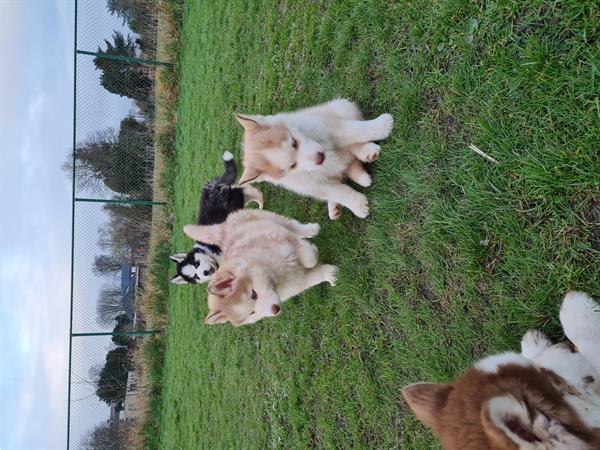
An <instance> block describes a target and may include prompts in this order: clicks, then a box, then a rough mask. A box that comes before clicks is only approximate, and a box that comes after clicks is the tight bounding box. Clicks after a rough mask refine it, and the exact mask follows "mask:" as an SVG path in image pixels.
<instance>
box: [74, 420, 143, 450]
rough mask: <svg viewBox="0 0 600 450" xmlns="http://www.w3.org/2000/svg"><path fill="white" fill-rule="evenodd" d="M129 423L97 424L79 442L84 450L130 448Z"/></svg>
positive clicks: (121, 449)
mask: <svg viewBox="0 0 600 450" xmlns="http://www.w3.org/2000/svg"><path fill="white" fill-rule="evenodd" d="M130 428H131V425H129V424H125V423H115V424H112V423H104V424H102V425H98V426H97V427H96V428H95V429H94V430H93V431H92V432H91V433H90V434H89V435H88V436H87V437H86V438H85V439H84V440H83V441H82V443H81V445H80V447H79V448H82V449H85V450H125V449H128V448H131V447H130V445H129V442H128V433H129V429H130Z"/></svg>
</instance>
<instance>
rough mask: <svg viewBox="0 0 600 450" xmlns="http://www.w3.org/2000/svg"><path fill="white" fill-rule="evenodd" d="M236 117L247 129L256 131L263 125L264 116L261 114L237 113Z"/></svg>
mask: <svg viewBox="0 0 600 450" xmlns="http://www.w3.org/2000/svg"><path fill="white" fill-rule="evenodd" d="M235 118H236V119H237V121H238V122H239V123H240V125H242V126H243V127H244V130H246V131H254V130H257V129H259V128H260V127H262V126H263V118H262V117H261V116H250V115H247V114H236V115H235Z"/></svg>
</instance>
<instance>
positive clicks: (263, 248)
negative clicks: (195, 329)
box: [184, 210, 336, 326]
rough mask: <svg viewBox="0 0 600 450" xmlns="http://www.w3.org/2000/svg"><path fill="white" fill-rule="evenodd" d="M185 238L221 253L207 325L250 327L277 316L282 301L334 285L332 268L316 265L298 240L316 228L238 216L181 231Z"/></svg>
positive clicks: (310, 248)
mask: <svg viewBox="0 0 600 450" xmlns="http://www.w3.org/2000/svg"><path fill="white" fill-rule="evenodd" d="M184 232H185V233H186V234H187V235H188V236H189V237H191V238H192V239H196V240H200V241H203V242H211V243H213V244H215V245H218V246H219V247H220V248H221V249H222V251H223V262H222V263H221V265H220V267H219V269H218V270H217V271H216V273H215V274H214V275H213V276H212V278H211V280H210V282H209V287H208V291H209V295H208V308H209V313H208V316H207V317H206V320H205V323H206V324H209V325H213V324H217V323H224V322H231V323H232V324H233V325H235V326H239V325H246V324H250V323H254V322H257V321H258V320H260V319H262V318H263V317H270V316H276V315H278V314H279V312H280V310H281V304H282V303H283V302H284V301H286V300H287V299H289V298H291V297H293V296H295V295H298V294H300V293H301V292H302V291H304V290H305V289H308V288H310V287H311V286H314V285H316V284H319V283H322V282H324V281H327V282H329V283H330V284H332V285H333V284H334V283H335V272H336V268H335V266H331V265H321V264H319V263H318V250H317V247H316V246H314V245H313V244H311V243H310V242H308V241H307V240H305V239H303V238H310V237H313V236H316V235H317V233H318V232H319V225H317V224H301V223H299V222H297V221H296V220H292V219H288V218H286V217H283V216H280V215H277V214H274V213H271V212H268V211H260V210H239V211H236V212H234V213H232V214H230V215H229V217H228V218H227V220H226V221H225V223H222V224H218V225H211V226H202V225H186V226H185V227H184Z"/></svg>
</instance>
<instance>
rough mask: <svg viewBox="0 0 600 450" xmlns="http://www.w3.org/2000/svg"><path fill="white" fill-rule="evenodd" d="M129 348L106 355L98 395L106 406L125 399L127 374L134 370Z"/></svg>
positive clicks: (119, 349)
mask: <svg viewBox="0 0 600 450" xmlns="http://www.w3.org/2000/svg"><path fill="white" fill-rule="evenodd" d="M132 367H133V366H132V364H131V359H130V358H129V354H128V349H127V347H117V348H115V349H114V350H111V351H109V352H108V353H107V355H106V363H105V364H104V367H103V368H102V370H101V371H100V377H99V379H98V383H97V387H96V395H97V396H98V398H99V399H100V400H102V401H103V402H105V403H106V404H109V405H110V404H111V403H112V402H120V401H123V400H124V399H125V391H126V388H127V373H128V371H129V370H131V369H132Z"/></svg>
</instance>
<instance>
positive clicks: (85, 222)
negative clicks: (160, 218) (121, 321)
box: [72, 202, 152, 333]
mask: <svg viewBox="0 0 600 450" xmlns="http://www.w3.org/2000/svg"><path fill="white" fill-rule="evenodd" d="M151 220H152V207H151V206H145V205H128V204H120V203H96V202H93V203H89V202H77V203H76V204H75V223H76V227H75V236H74V242H73V245H74V254H73V264H74V267H73V269H74V270H73V330H72V331H73V333H91V332H108V331H112V330H113V329H114V328H115V326H116V325H117V317H119V316H121V315H123V314H124V315H126V316H127V317H128V318H129V321H130V322H131V324H132V325H133V324H135V327H132V328H131V329H143V324H142V322H141V318H140V317H139V314H137V311H136V302H137V299H138V298H139V296H140V293H141V291H142V289H143V286H144V281H145V276H146V270H147V266H146V255H147V252H148V246H149V239H150V225H151Z"/></svg>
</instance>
